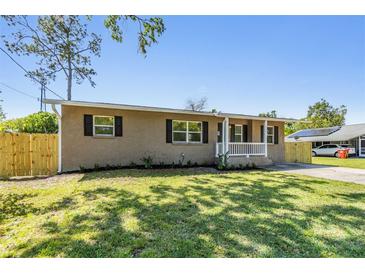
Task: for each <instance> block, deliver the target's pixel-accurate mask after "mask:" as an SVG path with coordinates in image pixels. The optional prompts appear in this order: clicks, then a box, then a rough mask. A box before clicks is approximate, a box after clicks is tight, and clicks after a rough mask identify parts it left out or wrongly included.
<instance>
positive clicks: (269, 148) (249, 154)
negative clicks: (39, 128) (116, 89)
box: [44, 99, 296, 172]
mask: <svg viewBox="0 0 365 274" xmlns="http://www.w3.org/2000/svg"><path fill="white" fill-rule="evenodd" d="M44 102H45V103H47V104H50V105H51V106H52V109H53V110H54V112H55V113H56V114H57V116H58V118H59V168H58V169H59V172H65V171H72V170H79V169H80V168H82V167H83V168H93V167H94V166H95V165H98V166H106V165H110V166H117V165H118V166H129V165H131V164H132V163H135V164H142V161H141V159H142V158H145V157H151V158H152V159H153V163H154V164H166V165H167V164H172V163H175V164H177V163H179V162H180V161H184V163H185V164H186V163H187V162H190V163H192V164H198V165H210V164H214V163H215V162H216V160H217V157H218V155H219V154H227V155H228V156H229V157H228V158H229V162H230V163H231V164H234V165H238V164H243V165H246V164H247V163H250V164H251V163H254V164H255V165H257V166H259V165H265V164H270V163H272V162H278V161H279V162H280V161H284V156H285V153H284V124H285V123H286V122H288V123H290V122H295V121H296V120H295V119H285V118H269V117H259V116H251V115H244V114H232V113H220V112H218V113H214V112H204V111H191V110H182V109H170V108H159V107H147V106H135V105H122V104H110V103H94V102H80V101H64V100H54V99H46V100H44ZM57 105H60V110H58V109H57V107H56V106H57Z"/></svg>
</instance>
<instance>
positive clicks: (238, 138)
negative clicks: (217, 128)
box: [233, 125, 242, 143]
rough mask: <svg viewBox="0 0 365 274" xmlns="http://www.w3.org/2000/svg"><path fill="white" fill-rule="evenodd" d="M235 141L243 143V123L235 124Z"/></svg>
mask: <svg viewBox="0 0 365 274" xmlns="http://www.w3.org/2000/svg"><path fill="white" fill-rule="evenodd" d="M233 140H234V142H235V143H242V125H234V137H233Z"/></svg>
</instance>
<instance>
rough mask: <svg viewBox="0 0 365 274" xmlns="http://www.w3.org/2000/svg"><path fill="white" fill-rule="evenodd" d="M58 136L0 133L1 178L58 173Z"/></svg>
mask: <svg viewBox="0 0 365 274" xmlns="http://www.w3.org/2000/svg"><path fill="white" fill-rule="evenodd" d="M57 161H58V138H57V134H28V133H0V177H11V176H35V175H52V174H55V173H57Z"/></svg>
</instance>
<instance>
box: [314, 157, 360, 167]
mask: <svg viewBox="0 0 365 274" xmlns="http://www.w3.org/2000/svg"><path fill="white" fill-rule="evenodd" d="M312 163H313V164H317V165H329V166H342V167H352V168H362V169H365V158H347V159H339V158H336V157H312Z"/></svg>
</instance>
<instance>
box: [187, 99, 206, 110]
mask: <svg viewBox="0 0 365 274" xmlns="http://www.w3.org/2000/svg"><path fill="white" fill-rule="evenodd" d="M207 103H208V98H207V97H203V98H201V99H199V100H194V99H191V98H190V99H188V100H187V101H186V106H185V109H189V110H192V111H202V110H204V109H206V108H207Z"/></svg>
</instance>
